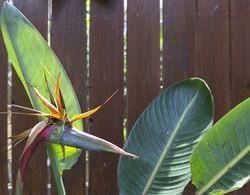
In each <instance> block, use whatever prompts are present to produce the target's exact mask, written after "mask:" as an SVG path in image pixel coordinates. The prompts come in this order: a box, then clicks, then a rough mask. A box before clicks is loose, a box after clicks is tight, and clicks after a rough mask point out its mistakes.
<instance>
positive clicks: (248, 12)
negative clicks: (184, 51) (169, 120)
mask: <svg viewBox="0 0 250 195" xmlns="http://www.w3.org/2000/svg"><path fill="white" fill-rule="evenodd" d="M230 3H231V4H230V10H231V14H230V19H231V26H230V27H231V28H230V29H231V69H230V70H231V82H230V92H231V94H230V97H231V107H233V106H235V105H237V104H238V103H240V102H241V101H243V100H244V99H246V98H248V97H249V96H250V55H249V54H250V46H249V45H250V26H249V21H250V1H248V0H240V1H233V0H231V1H230ZM230 194H232V195H241V194H250V184H249V183H248V184H246V185H245V186H244V187H243V188H242V189H240V190H238V191H236V192H232V193H230Z"/></svg>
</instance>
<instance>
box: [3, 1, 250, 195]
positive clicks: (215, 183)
mask: <svg viewBox="0 0 250 195" xmlns="http://www.w3.org/2000/svg"><path fill="white" fill-rule="evenodd" d="M0 22H1V30H2V33H3V37H4V41H5V44H6V48H7V51H8V54H9V58H10V60H11V62H12V63H13V66H14V68H15V70H16V72H17V74H18V76H19V78H20V79H21V81H22V83H23V85H24V88H25V90H26V92H27V94H28V96H29V98H30V100H31V103H32V105H33V107H34V108H33V109H31V108H26V107H23V106H17V105H13V106H15V107H18V108H21V109H24V110H26V111H29V112H28V113H27V112H26V113H12V114H26V115H32V116H36V117H39V119H40V120H41V119H43V120H41V122H39V123H38V124H37V125H36V126H35V127H33V128H32V129H31V130H27V131H24V132H22V133H21V134H19V135H15V136H13V145H14V146H15V145H16V144H18V143H19V142H20V141H22V140H27V142H26V145H25V147H24V151H23V153H22V155H21V158H20V167H19V172H18V177H17V178H18V179H17V185H16V186H17V189H16V193H19V194H21V193H22V181H23V176H24V174H25V170H26V168H27V163H28V161H29V158H30V155H31V154H32V152H33V150H34V149H35V147H36V145H37V144H38V143H39V142H40V141H46V142H48V144H47V148H48V153H49V156H50V159H51V162H52V169H53V172H54V177H55V180H56V184H57V187H58V192H59V194H65V191H64V186H63V183H62V177H61V176H62V173H63V171H64V170H66V169H70V168H71V166H72V165H73V164H74V163H75V162H76V160H77V158H78V156H79V153H80V150H78V149H75V148H72V147H76V148H81V149H94V150H103V151H108V152H115V153H118V154H120V155H124V156H130V157H136V155H137V156H139V157H140V158H139V159H136V160H131V159H128V158H124V157H120V159H119V165H118V185H119V190H120V194H122V195H138V194H169V195H172V194H182V192H183V190H184V188H185V186H186V185H187V183H188V182H189V181H190V180H191V178H192V182H193V184H194V185H195V186H196V188H197V194H224V193H227V192H230V191H233V190H236V189H238V188H240V187H242V186H243V185H244V184H246V183H247V182H248V181H249V180H250V163H249V162H250V128H249V127H250V121H249V120H248V116H249V115H250V99H247V100H245V101H244V102H242V103H241V104H239V105H238V106H236V107H235V108H234V109H232V110H231V111H230V112H229V113H227V114H226V115H225V116H224V117H223V118H222V119H221V120H219V121H218V122H217V123H216V124H215V125H214V126H212V125H213V124H212V123H213V115H214V114H213V113H214V110H213V97H212V93H211V91H210V89H209V88H208V86H207V84H206V83H205V82H204V81H203V80H202V79H199V78H190V79H187V80H184V81H181V82H179V83H176V84H174V85H172V86H170V87H168V88H167V89H165V90H163V91H162V93H161V94H160V95H159V96H158V97H156V98H155V99H154V100H153V101H152V102H151V103H150V104H149V106H148V107H147V108H146V109H145V110H144V112H143V113H142V114H141V116H140V117H139V118H138V120H137V121H136V123H135V124H134V126H133V128H132V131H131V133H130V135H129V137H128V139H127V140H126V143H125V145H124V150H122V149H120V148H119V147H117V146H115V145H113V144H111V143H109V142H107V141H105V140H102V139H101V138H97V137H95V136H93V135H90V134H87V133H84V132H82V131H79V130H77V129H82V123H81V121H80V119H82V118H84V117H87V116H89V115H91V114H93V113H95V112H96V111H97V110H99V109H100V108H101V107H102V106H103V105H104V104H105V103H106V102H107V101H108V100H109V99H110V98H111V97H112V96H111V97H110V98H108V99H107V100H106V101H105V102H104V103H103V104H101V105H100V106H98V107H96V108H94V109H93V110H90V111H88V112H85V113H83V114H81V112H80V107H79V104H78V101H77V98H76V96H75V93H74V90H73V88H72V86H71V83H70V81H69V79H68V77H67V75H66V73H65V71H64V70H63V68H62V66H61V64H60V62H59V60H58V59H57V57H56V56H55V54H54V53H53V52H52V50H51V49H50V48H49V47H48V45H47V43H46V42H45V41H44V39H43V38H42V37H41V35H40V34H39V33H38V31H37V30H36V29H35V28H34V27H33V26H32V24H31V23H30V22H29V21H28V20H27V19H26V18H25V17H24V16H23V15H22V14H21V13H20V12H19V11H18V10H17V9H16V8H15V7H14V6H13V5H10V4H9V3H8V2H5V3H4V4H3V7H2V10H1V18H0ZM24 43H25V44H24ZM42 74H44V75H45V76H44V80H43V79H40V80H39V81H38V80H37V78H39V77H40V75H42ZM28 83H30V84H28ZM33 85H34V86H35V87H34V86H33ZM51 86H52V87H53V88H55V90H51ZM60 86H61V87H60ZM66 96H67V98H63V97H66ZM51 143H56V144H51ZM68 146H72V147H68ZM125 151H127V152H125ZM134 154H135V155H134ZM62 162H63V163H62Z"/></svg>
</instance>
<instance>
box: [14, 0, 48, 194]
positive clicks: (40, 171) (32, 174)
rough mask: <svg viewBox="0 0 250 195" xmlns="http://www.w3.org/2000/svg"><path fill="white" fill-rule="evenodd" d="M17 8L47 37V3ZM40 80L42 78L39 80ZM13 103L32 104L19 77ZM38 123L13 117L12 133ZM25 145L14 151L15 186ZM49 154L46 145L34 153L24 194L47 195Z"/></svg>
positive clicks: (18, 1)
mask: <svg viewBox="0 0 250 195" xmlns="http://www.w3.org/2000/svg"><path fill="white" fill-rule="evenodd" d="M14 4H15V6H16V7H17V8H18V9H19V10H20V11H21V12H22V13H23V14H24V15H25V16H26V17H27V18H28V19H29V20H30V21H31V22H32V23H33V24H34V26H35V27H36V28H37V29H38V31H39V32H40V33H41V34H42V35H43V37H44V38H46V37H47V15H48V13H47V7H48V4H47V1H46V0H45V1H33V0H15V1H14ZM37 79H38V80H39V79H41V78H37ZM12 95H13V96H12V102H13V103H15V104H19V105H24V106H29V107H30V103H29V100H28V97H27V95H26V93H25V90H24V88H23V86H22V84H21V82H20V81H19V79H18V77H17V75H16V74H15V73H14V75H13V86H12ZM36 123H37V120H36V119H34V118H28V117H26V116H13V120H12V124H13V126H12V128H13V130H12V133H13V134H17V133H20V131H23V130H26V129H29V128H31V127H33V126H34V124H36ZM23 147H24V145H20V146H18V147H17V148H16V149H14V150H13V155H12V156H13V166H12V167H13V184H15V181H16V174H17V170H18V161H19V157H20V155H21V151H22V149H23ZM46 160H47V154H46V150H45V144H42V145H40V146H39V147H38V148H37V150H36V151H35V152H34V154H33V156H32V158H31V160H30V163H29V167H28V169H27V172H26V176H25V181H24V194H41V195H42V194H46V193H47V165H46Z"/></svg>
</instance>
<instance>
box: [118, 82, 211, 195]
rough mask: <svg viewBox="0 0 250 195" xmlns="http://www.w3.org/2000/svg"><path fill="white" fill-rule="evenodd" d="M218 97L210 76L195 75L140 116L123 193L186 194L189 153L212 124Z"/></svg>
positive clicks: (122, 164) (122, 171)
mask: <svg viewBox="0 0 250 195" xmlns="http://www.w3.org/2000/svg"><path fill="white" fill-rule="evenodd" d="M212 121H213V99H212V96H211V93H210V90H209V89H208V87H207V85H206V84H205V83H204V81H202V80H200V79H197V78H191V79H188V80H185V81H182V82H180V83H177V84H175V85H173V86H171V87H169V88H167V89H166V90H164V91H163V92H162V93H161V94H160V95H159V96H158V97H157V98H155V99H154V100H153V102H152V103H151V104H150V105H149V106H148V107H147V108H146V109H145V111H144V112H143V113H142V115H141V116H140V117H139V119H138V120H137V121H136V123H135V125H134V127H133V129H132V132H131V133H130V135H129V137H128V139H127V141H126V144H125V146H124V149H125V150H126V151H129V152H132V153H133V154H135V155H137V156H139V159H136V160H130V159H125V158H122V157H121V158H120V160H119V167H118V183H119V189H120V193H121V194H123V195H140V194H164V195H165V194H168V195H170V194H181V193H182V191H183V189H184V187H185V185H186V184H187V183H188V182H189V180H190V178H191V174H190V166H189V157H190V154H191V152H192V150H193V148H194V146H195V145H196V143H197V142H198V140H199V139H200V136H201V135H202V134H203V133H204V132H205V131H206V130H207V129H208V128H209V127H211V125H212Z"/></svg>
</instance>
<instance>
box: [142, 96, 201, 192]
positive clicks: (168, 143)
mask: <svg viewBox="0 0 250 195" xmlns="http://www.w3.org/2000/svg"><path fill="white" fill-rule="evenodd" d="M198 94H199V91H197V92H196V93H195V95H194V96H193V98H192V99H191V101H190V102H189V103H188V105H187V107H186V108H185V109H184V111H183V113H182V115H181V117H180V119H179V121H178V122H177V124H176V126H175V128H174V130H173V133H172V135H171V137H170V138H169V141H168V142H167V145H166V147H165V148H164V150H163V152H162V154H161V156H160V158H159V160H158V162H157V163H156V166H155V168H154V170H153V171H152V174H151V176H150V177H149V179H148V182H147V183H146V185H145V188H144V190H143V193H142V194H143V195H145V194H147V192H148V190H149V189H150V187H151V185H152V183H153V180H154V178H155V176H156V174H157V172H158V170H159V169H160V166H161V164H162V161H163V160H164V158H165V156H166V154H167V152H168V151H169V148H170V146H171V145H172V143H173V141H174V138H175V137H176V134H177V132H178V130H179V127H180V125H181V123H182V121H183V120H184V118H185V116H186V113H187V112H188V111H189V109H190V107H191V106H192V105H193V103H194V101H195V99H196V98H197V96H198Z"/></svg>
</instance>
